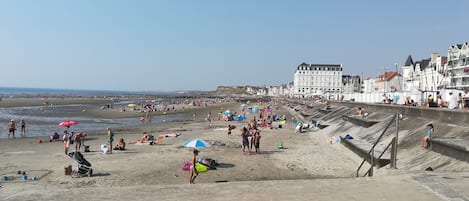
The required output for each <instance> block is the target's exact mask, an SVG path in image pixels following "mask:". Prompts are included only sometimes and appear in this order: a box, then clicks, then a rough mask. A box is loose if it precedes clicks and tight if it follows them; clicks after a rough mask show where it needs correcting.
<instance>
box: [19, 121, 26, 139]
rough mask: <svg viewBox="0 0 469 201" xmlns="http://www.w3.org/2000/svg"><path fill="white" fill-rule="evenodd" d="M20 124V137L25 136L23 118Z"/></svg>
mask: <svg viewBox="0 0 469 201" xmlns="http://www.w3.org/2000/svg"><path fill="white" fill-rule="evenodd" d="M20 126H21V137H25V136H26V122H25V121H24V119H21V121H20Z"/></svg>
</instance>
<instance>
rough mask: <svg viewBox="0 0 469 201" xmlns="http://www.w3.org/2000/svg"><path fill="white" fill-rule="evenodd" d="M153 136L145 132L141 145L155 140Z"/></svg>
mask: <svg viewBox="0 0 469 201" xmlns="http://www.w3.org/2000/svg"><path fill="white" fill-rule="evenodd" d="M153 139H154V137H153V135H150V134H148V133H147V132H143V135H142V138H140V143H145V142H149V141H151V140H153Z"/></svg>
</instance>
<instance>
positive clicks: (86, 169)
mask: <svg viewBox="0 0 469 201" xmlns="http://www.w3.org/2000/svg"><path fill="white" fill-rule="evenodd" d="M68 155H69V156H70V157H71V158H73V159H75V160H76V161H77V163H78V170H77V171H76V172H73V173H72V177H85V176H88V177H91V176H92V175H93V169H92V168H91V163H90V162H88V161H87V160H86V159H85V157H83V154H81V153H80V152H70V153H69V154H68Z"/></svg>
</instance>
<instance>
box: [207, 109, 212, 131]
mask: <svg viewBox="0 0 469 201" xmlns="http://www.w3.org/2000/svg"><path fill="white" fill-rule="evenodd" d="M211 117H212V112H209V113H208V114H207V121H208V127H209V128H212V119H211Z"/></svg>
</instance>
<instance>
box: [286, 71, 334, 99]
mask: <svg viewBox="0 0 469 201" xmlns="http://www.w3.org/2000/svg"><path fill="white" fill-rule="evenodd" d="M293 86H294V87H293V95H294V96H296V97H308V96H313V95H322V94H325V93H341V92H342V65H341V64H306V63H302V64H300V65H298V67H297V69H296V72H295V75H294V79H293Z"/></svg>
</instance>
